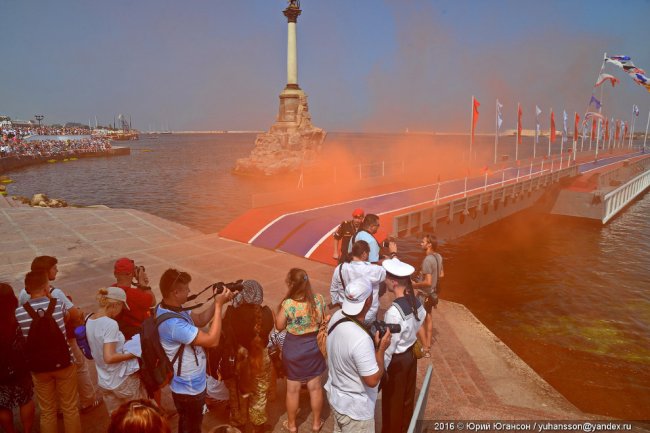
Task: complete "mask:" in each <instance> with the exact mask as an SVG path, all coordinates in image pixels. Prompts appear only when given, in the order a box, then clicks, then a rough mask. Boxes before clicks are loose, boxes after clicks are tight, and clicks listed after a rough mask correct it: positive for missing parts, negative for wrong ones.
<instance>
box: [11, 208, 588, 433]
mask: <svg viewBox="0 0 650 433" xmlns="http://www.w3.org/2000/svg"><path fill="white" fill-rule="evenodd" d="M0 200H7V199H6V198H2V197H0ZM0 233H2V235H1V236H0V281H6V282H9V283H10V284H12V286H13V287H14V290H15V291H16V292H17V291H18V290H20V288H21V287H22V286H23V284H22V280H23V278H24V275H25V273H26V272H27V271H28V270H29V266H30V263H31V260H32V259H33V258H34V257H35V256H37V255H44V254H46V255H52V256H56V257H57V258H58V260H59V264H58V267H59V271H60V272H59V275H58V277H57V280H56V282H55V285H56V286H57V287H61V288H62V289H63V290H64V291H65V292H66V293H67V294H68V295H70V296H71V297H72V299H73V301H74V302H75V303H76V304H77V305H78V306H80V307H81V308H82V309H83V310H84V311H86V312H91V311H94V310H95V308H96V301H95V294H96V292H97V290H98V289H99V288H101V287H106V286H108V285H109V284H111V283H112V282H113V276H112V273H113V263H114V261H115V260H116V259H117V258H119V257H124V256H126V257H130V258H132V259H134V260H135V261H136V263H137V264H138V265H144V266H146V269H147V273H148V274H149V277H150V280H151V285H152V287H154V293H155V294H156V297H157V299H159V300H160V298H161V297H160V292H159V290H158V279H159V278H160V275H161V274H162V273H163V271H164V270H165V269H167V268H169V267H174V268H177V269H180V270H184V271H187V272H189V273H190V274H191V275H192V277H193V280H192V282H191V288H192V289H193V291H198V290H199V289H200V288H202V287H205V286H206V285H208V284H210V283H213V282H216V281H232V280H236V279H239V278H243V279H256V280H258V281H259V282H260V283H261V284H262V286H263V287H264V292H265V303H266V304H268V305H270V306H271V307H272V308H273V307H275V306H276V305H278V303H279V302H280V300H281V299H282V298H283V296H284V294H285V292H286V287H285V284H284V278H285V275H286V273H287V271H288V270H289V269H290V268H292V267H300V268H303V269H305V270H306V271H307V273H308V274H309V276H310V280H311V282H312V286H313V288H314V290H315V291H316V292H318V293H321V294H323V295H325V296H328V292H329V285H330V281H331V277H332V271H333V269H332V267H331V266H329V265H325V264H321V263H318V262H315V261H310V260H307V259H304V258H299V257H295V256H292V255H288V254H285V253H280V252H274V251H269V250H265V249H260V248H256V247H253V246H251V245H248V244H244V243H240V242H236V241H230V240H227V239H223V238H220V237H219V236H218V235H217V234H208V235H206V234H202V233H200V232H197V231H194V230H192V229H189V228H187V227H184V226H182V225H180V224H176V223H174V222H170V221H167V220H164V219H162V218H159V217H156V216H153V215H150V214H147V213H144V212H141V211H137V210H132V209H107V208H60V209H47V208H29V207H16V208H10V207H3V206H0ZM382 299H383V298H382ZM200 300H201V298H200V299H199V301H200ZM383 302H385V303H389V302H390V300H388V299H386V300H384V301H383ZM433 318H434V327H435V331H434V332H435V342H434V344H433V347H432V358H430V359H421V360H420V361H419V362H418V384H420V383H421V382H422V376H423V374H424V371H425V369H426V367H427V366H428V365H429V364H430V363H433V367H434V377H433V380H432V384H431V387H430V389H429V391H428V392H429V396H428V401H429V404H428V405H427V408H426V411H425V416H426V419H430V420H433V419H447V420H454V419H456V420H460V419H465V420H467V419H483V420H485V419H494V420H496V419H501V420H504V419H506V420H516V419H520V420H524V419H525V420H531V419H590V418H594V417H593V416H590V415H588V414H584V413H582V412H580V411H579V410H578V409H577V408H575V407H574V406H573V405H572V404H571V403H569V402H568V401H567V400H566V399H565V398H564V397H562V396H561V395H560V394H559V393H558V392H557V391H556V390H555V389H553V388H552V387H551V386H550V385H549V384H548V383H546V382H545V381H544V380H543V379H542V378H540V377H539V376H538V375H537V374H536V373H535V372H534V371H533V370H532V369H531V368H530V367H529V366H527V365H526V364H525V363H524V362H523V361H522V360H521V359H520V358H518V357H517V356H516V355H515V354H514V353H513V352H512V351H511V350H510V349H509V348H508V347H507V346H506V345H505V344H503V343H502V342H501V341H500V340H499V339H498V338H497V337H496V336H495V335H494V334H492V333H491V332H490V331H489V330H488V329H487V328H486V327H485V326H483V325H482V324H481V323H480V322H479V321H478V320H477V319H476V318H475V317H474V316H473V315H472V314H471V313H470V312H469V311H468V310H467V309H466V308H465V307H463V306H462V305H459V304H454V303H450V302H445V301H442V302H441V303H440V305H439V308H438V309H437V310H434V313H433ZM91 371H92V372H93V373H94V368H92V367H91ZM418 386H419V385H418ZM284 389H285V388H284V385H283V383H282V382H278V393H277V395H276V396H275V401H271V402H270V403H269V423H270V424H271V425H273V426H274V431H282V421H283V420H285V419H286V412H285V408H284V397H283V392H284ZM380 400H381V395H380ZM300 405H301V413H300V415H299V419H298V422H299V431H301V432H302V431H309V430H310V427H311V418H310V416H309V413H310V409H309V400H308V395H307V394H306V393H303V394H302V395H301V402H300ZM163 406H164V407H165V408H166V409H167V410H173V404H172V403H171V400H170V396H169V395H168V393H166V394H164V395H163ZM380 408H381V401H378V404H377V413H376V419H377V420H378V424H380V422H381V421H380V420H381V414H380V410H381V409H380ZM323 417H324V418H327V421H326V424H325V427H324V429H323V431H324V432H330V431H332V428H333V421H332V418H331V414H330V412H329V409H328V408H327V404H325V409H324V413H323ZM170 422H171V425H172V427H173V429H174V431H176V424H177V418H176V417H173V418H171V419H170ZM225 422H227V411H226V412H224V411H223V410H219V409H215V410H213V411H211V412H210V413H209V414H208V415H207V416H206V417H205V420H204V430H205V431H207V430H208V429H209V428H210V427H212V426H215V425H220V424H222V423H225ZM82 423H83V425H84V431H89V432H104V431H106V426H107V424H108V415H107V413H106V409H105V407H104V406H103V405H102V406H100V408H98V409H96V410H94V411H92V412H90V413H89V414H86V415H83V417H82Z"/></svg>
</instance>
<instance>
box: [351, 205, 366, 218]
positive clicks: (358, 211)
mask: <svg viewBox="0 0 650 433" xmlns="http://www.w3.org/2000/svg"><path fill="white" fill-rule="evenodd" d="M364 215H365V212H364V211H363V209H361V208H360V207H358V208H356V209H355V210H354V211H352V216H353V217H359V216H364Z"/></svg>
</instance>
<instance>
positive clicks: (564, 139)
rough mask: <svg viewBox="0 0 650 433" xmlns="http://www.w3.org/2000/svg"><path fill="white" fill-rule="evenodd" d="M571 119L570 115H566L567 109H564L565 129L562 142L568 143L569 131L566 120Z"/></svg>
mask: <svg viewBox="0 0 650 433" xmlns="http://www.w3.org/2000/svg"><path fill="white" fill-rule="evenodd" d="M567 120H569V118H568V116H567V115H566V110H564V131H563V133H562V143H566V142H567V140H568V134H569V133H568V132H567V127H566V122H567Z"/></svg>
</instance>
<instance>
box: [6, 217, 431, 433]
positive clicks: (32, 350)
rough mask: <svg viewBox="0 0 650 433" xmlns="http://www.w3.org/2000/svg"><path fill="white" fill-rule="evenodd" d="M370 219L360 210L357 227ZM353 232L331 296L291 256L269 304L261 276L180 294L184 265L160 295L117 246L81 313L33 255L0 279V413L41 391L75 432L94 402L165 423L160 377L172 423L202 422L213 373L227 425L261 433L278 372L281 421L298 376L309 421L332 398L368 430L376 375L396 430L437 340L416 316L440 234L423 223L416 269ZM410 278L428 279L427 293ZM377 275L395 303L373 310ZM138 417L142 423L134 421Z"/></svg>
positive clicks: (387, 420) (385, 426)
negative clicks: (18, 273) (91, 370)
mask: <svg viewBox="0 0 650 433" xmlns="http://www.w3.org/2000/svg"><path fill="white" fill-rule="evenodd" d="M377 220H378V217H376V215H373V214H369V215H366V216H365V218H364V219H363V222H362V224H361V225H360V227H361V229H360V231H364V230H366V229H365V228H372V227H371V226H372V225H373V224H374V225H378V222H377ZM371 223H372V224H371ZM370 231H373V230H370ZM364 233H367V234H368V235H369V237H370V238H371V241H372V242H377V241H376V239H375V238H374V235H373V234H372V233H370V232H364ZM358 234H359V233H356V234H355V236H353V239H352V241H353V242H352V243H351V245H349V248H350V255H351V256H352V261H345V262H343V263H341V264H339V265H338V266H337V267H336V268H335V269H334V273H333V277H332V285H331V287H330V294H331V299H330V301H331V302H330V304H326V300H325V298H324V297H323V296H322V295H321V294H318V293H315V292H314V291H313V290H312V287H311V279H310V277H309V275H308V274H307V272H306V271H305V270H303V269H298V268H293V269H291V270H290V271H289V272H288V273H287V275H286V277H285V283H286V286H287V291H286V294H285V296H284V298H283V300H282V301H281V303H280V304H279V305H278V306H277V307H276V308H274V309H271V308H269V307H268V306H266V305H264V289H263V288H262V286H261V284H260V283H259V282H257V281H255V280H246V281H238V282H236V283H229V284H226V285H225V287H221V290H220V291H219V290H216V289H215V287H213V296H211V297H210V300H213V301H212V302H211V301H210V300H208V301H206V302H203V303H202V304H201V305H203V304H207V305H210V307H208V308H207V309H203V310H199V309H198V308H196V307H198V306H200V305H192V306H187V305H186V303H187V302H188V301H190V300H191V299H193V298H195V297H196V295H195V296H190V294H191V293H192V290H191V288H190V283H191V281H192V277H191V276H190V274H188V273H187V272H181V271H179V270H176V269H172V268H170V269H167V270H166V271H164V273H163V274H162V276H161V277H160V282H159V288H160V292H161V294H162V299H161V300H157V299H156V296H155V295H154V293H153V292H152V290H151V286H150V285H149V277H148V276H147V274H146V271H145V268H144V266H137V265H136V263H135V262H134V261H133V260H132V259H129V258H121V259H118V260H117V261H116V262H115V265H114V274H113V276H114V277H115V280H114V281H113V282H112V283H110V284H111V285H110V287H107V288H102V289H99V291H98V292H97V308H96V309H95V311H94V312H93V313H92V314H90V315H87V314H84V313H83V312H81V311H80V310H79V308H77V307H76V306H75V305H74V304H73V303H72V301H71V299H70V298H69V297H68V296H66V294H65V293H64V292H63V291H62V290H61V289H59V288H55V287H54V286H53V285H52V284H53V282H54V280H55V279H56V275H57V273H58V267H57V262H58V261H57V259H56V258H55V257H51V256H40V257H37V258H35V259H34V261H33V262H32V267H31V272H29V273H27V275H26V277H25V286H24V287H25V289H24V290H22V291H21V292H20V294H19V297H18V298H17V297H16V296H15V294H14V291H13V289H12V288H11V287H10V286H8V285H7V284H0V301H1V302H0V306H2V308H0V346H1V347H0V349H2V350H1V351H2V353H3V358H2V361H1V362H0V425H1V426H2V427H3V428H4V429H5V430H6V431H8V432H13V431H14V429H13V422H14V420H13V413H12V411H13V410H14V409H18V412H19V414H20V418H21V421H22V424H23V427H24V428H26V429H27V431H29V429H30V428H31V425H32V424H33V423H34V421H35V411H34V404H33V397H34V396H35V397H36V398H35V400H36V401H37V403H38V406H39V407H40V419H39V424H40V431H42V432H45V433H54V432H56V431H57V410H58V411H59V412H60V413H62V415H63V421H64V425H65V431H66V432H67V433H80V432H81V431H83V430H84V428H83V426H82V425H81V419H80V414H81V413H86V412H90V411H93V410H94V409H95V408H96V407H98V405H100V404H102V403H104V404H105V405H106V408H107V410H108V412H109V414H110V415H111V426H110V427H109V431H110V432H126V431H136V430H137V431H142V432H149V431H152V432H153V431H163V432H168V431H170V428H169V424H168V421H167V420H166V419H165V418H168V417H169V416H170V413H169V412H167V411H165V410H163V409H162V408H161V390H162V389H163V388H167V387H169V390H170V391H171V394H172V399H173V402H174V406H175V409H176V412H177V414H178V431H179V433H200V432H201V431H202V422H203V414H204V413H205V412H206V410H205V405H206V404H207V402H208V400H209V399H208V397H211V398H214V397H212V395H211V391H210V385H209V383H210V382H216V383H217V384H218V386H220V387H221V388H222V389H224V390H226V389H227V392H226V395H227V397H226V398H227V399H229V401H228V403H229V423H230V426H227V427H228V428H231V429H230V430H224V431H235V432H237V431H240V430H238V429H241V431H250V430H251V429H252V431H254V432H255V433H264V432H269V431H271V430H272V429H273V427H272V426H271V425H269V424H268V412H267V401H268V399H269V398H273V394H274V393H275V389H276V386H275V382H276V380H277V379H279V378H284V377H286V389H287V392H286V410H287V418H286V420H285V421H284V422H283V423H282V425H283V427H284V429H285V431H289V432H297V431H298V417H297V413H298V408H299V397H300V395H299V394H300V390H301V388H306V389H307V390H308V393H309V397H310V398H309V400H310V408H311V417H310V418H311V420H310V424H311V431H312V432H313V433H318V432H320V431H321V429H322V428H323V425H324V423H325V420H324V419H323V418H322V417H321V414H322V413H323V410H322V409H323V404H324V403H326V402H329V404H330V406H331V412H330V413H331V414H332V417H333V419H334V431H339V432H355V433H357V432H362V433H365V432H367V433H372V432H374V431H375V406H376V402H377V397H378V393H379V392H380V388H379V384H380V383H381V384H382V388H381V392H382V407H381V419H382V429H381V431H382V433H392V432H401V433H404V432H405V431H406V429H407V427H408V425H409V420H410V418H411V416H412V414H413V411H414V403H415V393H416V387H415V381H416V371H417V359H418V358H420V357H422V356H423V355H422V354H421V353H420V354H418V352H422V350H421V348H422V347H424V348H425V349H426V351H428V348H429V347H430V344H431V336H429V335H427V334H426V331H425V329H424V328H423V324H424V323H425V319H426V317H427V316H428V315H429V314H430V313H431V308H433V307H435V303H434V302H433V300H432V299H429V297H430V295H431V293H430V292H431V290H434V289H435V288H436V286H437V284H438V278H439V277H440V276H442V275H443V272H442V261H441V258H439V255H437V253H435V248H436V245H437V241H436V239H435V237H433V236H432V235H428V236H426V237H425V238H424V239H423V241H422V248H423V251H424V252H425V253H426V254H427V258H426V259H425V262H426V261H427V260H428V261H433V262H435V263H436V264H435V265H431V266H428V267H423V270H422V272H423V273H424V274H426V276H425V277H424V278H422V277H417V276H416V274H415V269H414V268H413V266H411V265H408V264H406V263H403V262H401V261H400V260H399V259H398V258H397V257H396V246H395V245H391V246H390V247H388V254H389V256H390V257H389V256H386V250H384V251H383V252H382V253H380V257H379V258H378V260H375V261H373V260H372V259H370V258H369V255H370V253H371V250H372V248H371V247H370V245H369V242H368V241H365V240H355V239H354V238H355V237H358V236H356V235H358ZM390 243H391V244H394V242H390ZM429 256H431V257H429ZM433 262H432V263H433ZM431 267H434V268H435V269H433V270H431V269H429V268H431ZM430 274H433V276H431V275H430ZM419 280H422V281H423V282H422V283H421V284H419V283H418V282H417V281H419ZM107 282H108V279H107ZM417 284H419V285H420V286H422V289H423V290H424V292H426V293H425V294H426V296H425V297H424V298H423V299H422V300H421V299H420V298H419V295H418V292H417V291H416V290H415V288H414V285H417ZM381 286H384V287H385V291H386V292H388V293H390V294H391V297H390V300H391V301H392V303H391V305H390V307H388V309H387V310H383V311H377V308H376V307H377V306H378V304H379V297H380V296H382V293H381V292H382V291H383V290H381ZM207 289H208V288H206V289H205V290H207ZM205 290H204V291H205ZM197 295H198V294H197ZM225 304H230V305H229V306H227V308H224V307H226V305H225ZM339 308H340V309H339ZM224 310H225V311H224ZM328 310H329V311H328ZM35 311H41V312H42V313H40V316H39V314H37V313H35ZM380 318H382V319H383V320H385V322H383V321H381V320H380ZM48 321H49V322H48ZM48 323H49V324H48ZM335 329H336V331H335ZM334 331H335V332H334ZM86 358H87V359H88V360H90V359H92V360H94V366H95V369H96V371H97V377H98V381H97V386H96V387H95V386H94V385H93V384H92V383H91V382H90V381H89V380H88V378H89V376H88V366H89V365H92V364H89V363H88V362H87V359H86ZM165 358H166V359H167V360H168V361H169V365H168V368H164V371H163V370H160V368H161V367H160V366H161V365H163V364H165V363H166V362H165V363H161V362H152V361H154V360H160V359H165ZM326 371H328V380H327V383H326V384H324V385H323V384H322V383H321V377H322V376H323V374H324V373H325V372H326ZM84 384H87V385H88V386H85V385H84ZM323 391H325V393H324V392H323ZM97 396H99V398H97ZM145 419H148V421H147V422H146V423H145ZM308 422H309V421H308ZM141 423H142V425H143V426H144V424H150V425H149V426H148V427H147V428H144V427H142V428H141V429H135V427H134V426H135V424H141ZM223 427H224V428H225V427H226V426H223ZM233 427H234V428H233ZM219 428H221V427H218V428H215V429H213V430H212V431H221V430H219Z"/></svg>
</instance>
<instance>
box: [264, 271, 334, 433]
mask: <svg viewBox="0 0 650 433" xmlns="http://www.w3.org/2000/svg"><path fill="white" fill-rule="evenodd" d="M285 282H286V284H287V287H288V289H289V290H288V292H287V295H286V296H285V297H284V299H283V300H282V302H281V303H280V306H279V308H278V314H277V316H276V323H275V326H276V328H277V329H278V330H279V331H281V330H283V329H285V328H286V330H287V336H286V339H285V340H284V346H283V347H282V362H283V364H284V368H285V370H286V373H287V399H286V404H287V420H286V421H285V422H284V423H283V425H284V427H285V428H286V429H287V430H288V431H290V432H296V431H298V427H297V426H296V415H297V413H298V402H299V398H300V386H301V384H303V383H306V384H307V389H308V390H309V399H310V401H311V411H312V415H313V419H312V431H314V432H318V431H320V429H321V428H322V427H323V422H324V421H323V420H322V419H321V417H320V414H321V410H322V408H323V388H322V386H321V380H320V376H321V375H322V374H323V373H324V372H325V368H326V364H325V359H324V358H323V355H322V354H321V352H320V350H319V349H318V343H317V342H316V335H317V334H318V328H319V326H320V324H321V322H322V321H323V318H324V317H325V299H324V298H323V296H322V295H314V294H313V293H312V290H311V284H310V283H309V277H308V276H307V272H305V271H304V270H302V269H298V268H293V269H291V270H290V271H289V273H288V274H287V278H286V280H285Z"/></svg>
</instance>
